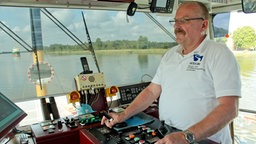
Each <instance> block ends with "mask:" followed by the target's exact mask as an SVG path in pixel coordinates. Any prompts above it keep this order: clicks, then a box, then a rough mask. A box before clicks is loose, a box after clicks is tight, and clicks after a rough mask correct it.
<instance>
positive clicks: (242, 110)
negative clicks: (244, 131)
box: [239, 109, 256, 114]
mask: <svg viewBox="0 0 256 144" xmlns="http://www.w3.org/2000/svg"><path fill="white" fill-rule="evenodd" d="M239 111H241V112H247V113H253V114H256V111H255V110H248V109H239Z"/></svg>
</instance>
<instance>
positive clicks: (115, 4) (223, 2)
mask: <svg viewBox="0 0 256 144" xmlns="http://www.w3.org/2000/svg"><path fill="white" fill-rule="evenodd" d="M183 1H187V0H175V2H176V4H178V3H180V2H183ZM199 1H201V2H204V3H206V4H207V5H208V7H209V8H210V9H211V12H212V13H216V12H226V11H232V10H234V11H237V10H241V9H242V7H241V0H199ZM131 2H135V3H136V4H138V7H139V8H138V9H137V11H144V12H150V9H149V7H150V4H149V3H150V2H151V0H136V1H135V0H0V5H2V6H20V7H44V8H82V9H98V10H123V11H126V10H127V8H128V6H129V4H130V3H131ZM174 9H175V6H174Z"/></svg>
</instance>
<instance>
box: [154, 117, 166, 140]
mask: <svg viewBox="0 0 256 144" xmlns="http://www.w3.org/2000/svg"><path fill="white" fill-rule="evenodd" d="M155 132H156V135H157V136H158V137H159V138H160V139H161V138H163V137H164V136H165V135H166V134H167V132H168V130H167V128H166V127H165V122H164V121H161V126H160V128H159V129H156V131H155Z"/></svg>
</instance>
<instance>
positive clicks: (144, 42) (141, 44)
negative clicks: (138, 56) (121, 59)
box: [138, 36, 148, 49]
mask: <svg viewBox="0 0 256 144" xmlns="http://www.w3.org/2000/svg"><path fill="white" fill-rule="evenodd" d="M138 48H139V49H146V48H148V38H147V37H144V36H140V37H139V39H138Z"/></svg>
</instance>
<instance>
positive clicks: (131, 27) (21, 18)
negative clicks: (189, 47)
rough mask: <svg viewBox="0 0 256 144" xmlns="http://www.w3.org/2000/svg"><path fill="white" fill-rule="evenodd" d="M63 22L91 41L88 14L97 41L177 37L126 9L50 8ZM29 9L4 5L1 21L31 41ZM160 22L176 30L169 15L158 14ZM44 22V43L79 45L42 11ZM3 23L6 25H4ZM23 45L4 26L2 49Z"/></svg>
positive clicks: (92, 32)
mask: <svg viewBox="0 0 256 144" xmlns="http://www.w3.org/2000/svg"><path fill="white" fill-rule="evenodd" d="M47 10H48V11H50V12H51V14H52V15H54V16H55V17H56V18H57V19H58V20H59V21H60V22H61V23H62V24H64V25H65V26H66V27H67V28H68V29H69V30H70V31H72V32H73V33H74V34H75V35H76V36H77V37H78V38H79V39H80V40H81V41H85V42H88V41H87V36H86V32H85V26H84V22H83V19H82V12H83V13H84V16H85V20H86V24H87V27H88V30H89V34H90V38H91V40H92V41H95V40H96V38H100V39H101V40H102V41H107V40H137V39H138V37H139V36H140V35H141V36H147V37H148V40H149V41H167V42H169V41H170V42H172V41H173V40H172V39H171V38H170V37H169V36H167V35H166V34H165V33H164V32H163V31H162V30H161V29H160V28H159V27H158V26H157V25H156V24H155V23H153V22H152V21H151V20H150V19H149V18H148V17H147V16H146V15H145V14H144V13H135V15H134V16H132V17H131V16H127V15H126V12H123V11H122V12H117V11H102V10H101V11H100V10H98V11H96V10H81V9H47ZM29 15H30V14H29V9H28V8H5V7H0V21H1V22H3V23H4V24H5V25H7V26H8V27H9V28H10V29H11V30H12V31H14V32H15V33H16V34H17V35H18V36H19V37H21V38H22V39H24V41H26V42H27V43H29V44H31V34H30V33H31V32H30V17H29ZM155 18H156V19H157V20H158V21H160V22H162V24H163V25H164V26H165V27H166V29H168V30H170V31H171V30H172V26H171V25H170V24H169V22H168V21H169V19H170V17H169V16H156V17H155ZM41 25H42V31H43V45H44V46H49V45H50V44H53V43H58V44H71V45H72V44H75V42H74V41H72V40H71V39H70V38H69V37H68V36H67V35H66V34H65V33H64V32H63V31H61V30H60V28H58V27H57V26H56V25H55V24H54V23H53V22H52V21H51V20H49V18H47V17H46V16H45V15H44V14H43V13H42V12H41ZM1 26H2V25H1ZM15 47H21V46H20V45H19V44H18V43H17V42H15V41H14V40H13V39H11V38H10V36H8V35H7V34H6V33H4V32H3V31H2V30H1V29H0V48H1V50H0V52H1V51H3V50H10V49H13V48H15Z"/></svg>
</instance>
